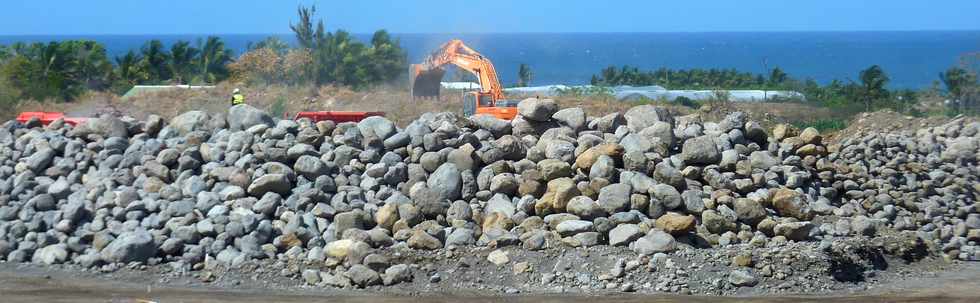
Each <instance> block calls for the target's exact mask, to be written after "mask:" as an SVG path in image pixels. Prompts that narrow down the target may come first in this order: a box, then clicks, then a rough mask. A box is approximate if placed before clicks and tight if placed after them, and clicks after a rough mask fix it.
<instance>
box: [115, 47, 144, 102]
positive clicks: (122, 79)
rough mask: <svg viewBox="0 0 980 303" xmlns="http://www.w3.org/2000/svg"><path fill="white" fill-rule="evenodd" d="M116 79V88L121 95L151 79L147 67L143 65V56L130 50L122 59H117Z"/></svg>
mask: <svg viewBox="0 0 980 303" xmlns="http://www.w3.org/2000/svg"><path fill="white" fill-rule="evenodd" d="M115 61H116V79H117V83H116V85H115V87H114V90H116V91H117V92H119V93H122V92H124V91H126V90H129V89H130V88H132V87H133V85H137V84H140V83H142V82H143V81H146V80H147V79H149V77H150V76H149V73H148V72H147V70H146V68H144V67H145V66H146V65H144V64H143V62H144V61H143V56H142V55H140V54H139V53H137V52H134V51H132V50H130V51H129V52H127V53H126V54H125V55H123V56H122V57H118V56H117V57H116V58H115Z"/></svg>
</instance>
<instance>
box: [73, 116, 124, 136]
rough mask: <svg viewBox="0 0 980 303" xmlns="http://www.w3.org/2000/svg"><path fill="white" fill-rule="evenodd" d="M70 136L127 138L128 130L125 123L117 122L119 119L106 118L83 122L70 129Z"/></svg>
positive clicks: (90, 119)
mask: <svg viewBox="0 0 980 303" xmlns="http://www.w3.org/2000/svg"><path fill="white" fill-rule="evenodd" d="M72 135H74V136H78V137H85V136H88V135H99V136H102V137H106V138H111V137H120V138H125V137H128V136H129V129H128V128H127V127H126V123H125V122H123V121H122V120H119V118H116V117H112V116H106V117H100V118H89V119H87V120H85V122H83V123H82V124H79V125H78V126H77V127H75V128H74V129H72Z"/></svg>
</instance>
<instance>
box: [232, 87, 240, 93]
mask: <svg viewBox="0 0 980 303" xmlns="http://www.w3.org/2000/svg"><path fill="white" fill-rule="evenodd" d="M240 92H241V90H240V89H237V88H236V89H235V90H234V91H232V93H233V94H237V93H240Z"/></svg>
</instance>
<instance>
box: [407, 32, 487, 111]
mask: <svg viewBox="0 0 980 303" xmlns="http://www.w3.org/2000/svg"><path fill="white" fill-rule="evenodd" d="M446 64H452V65H455V66H457V67H459V68H460V69H463V70H466V71H468V72H470V73H472V74H473V75H475V76H476V77H477V79H479V80H480V93H481V94H489V95H490V96H492V97H493V99H494V100H500V99H503V97H504V93H503V89H502V88H501V86H500V80H499V79H498V78H497V71H496V70H494V68H493V63H491V62H490V59H487V58H486V57H484V56H483V55H481V54H480V53H478V52H477V51H475V50H473V49H472V48H470V47H468V46H466V45H465V44H463V41H460V40H458V39H454V40H452V41H449V42H447V43H446V44H443V46H442V47H440V48H439V49H438V50H436V51H435V52H433V53H432V54H431V55H429V57H427V58H426V59H425V61H423V62H422V64H413V65H412V66H411V67H410V70H409V76H410V77H409V78H410V80H409V81H410V82H411V86H412V96H413V97H416V98H419V97H421V98H426V97H438V96H439V85H440V81H441V80H442V76H443V74H445V70H443V69H442V67H443V66H445V65H446Z"/></svg>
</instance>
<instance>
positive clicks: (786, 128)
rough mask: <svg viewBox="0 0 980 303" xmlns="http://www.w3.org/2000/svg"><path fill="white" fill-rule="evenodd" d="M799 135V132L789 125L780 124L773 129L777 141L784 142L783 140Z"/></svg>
mask: <svg viewBox="0 0 980 303" xmlns="http://www.w3.org/2000/svg"><path fill="white" fill-rule="evenodd" d="M797 133H799V131H798V130H797V129H796V128H795V127H793V126H792V125H788V124H778V125H776V127H773V128H772V137H773V138H774V139H776V141H783V139H786V138H789V137H793V136H796V134H797Z"/></svg>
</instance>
